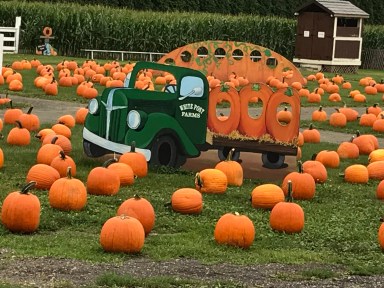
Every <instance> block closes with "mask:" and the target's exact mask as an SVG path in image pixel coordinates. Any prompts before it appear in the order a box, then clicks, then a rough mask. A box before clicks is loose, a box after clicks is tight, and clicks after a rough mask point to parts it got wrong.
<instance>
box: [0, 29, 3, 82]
mask: <svg viewBox="0 0 384 288" xmlns="http://www.w3.org/2000/svg"><path fill="white" fill-rule="evenodd" d="M3 46H4V34H0V75H1V71H2V69H3Z"/></svg>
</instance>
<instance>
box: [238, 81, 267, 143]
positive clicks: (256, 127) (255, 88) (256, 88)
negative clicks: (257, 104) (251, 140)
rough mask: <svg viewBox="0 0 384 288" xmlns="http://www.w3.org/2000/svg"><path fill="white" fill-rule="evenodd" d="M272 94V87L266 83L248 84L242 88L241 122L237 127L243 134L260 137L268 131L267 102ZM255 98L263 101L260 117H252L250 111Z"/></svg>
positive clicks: (240, 95) (240, 93)
mask: <svg viewBox="0 0 384 288" xmlns="http://www.w3.org/2000/svg"><path fill="white" fill-rule="evenodd" d="M272 94H273V91H272V89H271V88H270V87H269V86H268V85H266V84H264V83H254V84H248V85H247V86H244V87H243V88H241V89H240V91H239V97H240V122H239V125H238V127H237V129H238V130H239V132H240V133H241V134H243V135H247V136H250V137H260V136H262V135H264V134H265V133H266V131H267V130H266V124H265V115H266V112H267V103H268V101H269V98H270V97H271V95H272ZM254 99H257V101H262V103H263V105H262V110H261V114H260V115H259V116H258V117H251V116H250V113H249V103H250V102H251V101H253V100H254Z"/></svg>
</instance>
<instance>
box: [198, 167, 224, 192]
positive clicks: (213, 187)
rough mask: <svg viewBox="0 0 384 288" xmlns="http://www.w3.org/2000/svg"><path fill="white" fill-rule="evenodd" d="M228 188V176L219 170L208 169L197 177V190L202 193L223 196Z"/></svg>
mask: <svg viewBox="0 0 384 288" xmlns="http://www.w3.org/2000/svg"><path fill="white" fill-rule="evenodd" d="M227 186H228V180H227V176H226V175H225V173H224V172H223V171H221V170H219V169H213V168H207V169H203V170H201V171H200V172H198V173H196V175H195V188H196V189H197V190H198V191H200V192H201V193H212V194H223V193H225V191H226V190H227Z"/></svg>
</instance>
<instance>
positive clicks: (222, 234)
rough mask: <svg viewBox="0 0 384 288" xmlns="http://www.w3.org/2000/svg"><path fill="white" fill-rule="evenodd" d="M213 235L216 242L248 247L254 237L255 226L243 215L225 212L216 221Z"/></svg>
mask: <svg viewBox="0 0 384 288" xmlns="http://www.w3.org/2000/svg"><path fill="white" fill-rule="evenodd" d="M214 237H215V240H216V242H217V243H218V244H225V245H230V246H237V247H241V248H249V247H250V246H251V245H252V243H253V240H254V239H255V226H254V225H253V222H252V221H251V220H250V219H249V218H248V217H247V216H245V215H240V214H239V213H235V214H232V213H227V214H224V215H223V216H221V217H220V219H219V220H218V221H217V223H216V226H215V231H214Z"/></svg>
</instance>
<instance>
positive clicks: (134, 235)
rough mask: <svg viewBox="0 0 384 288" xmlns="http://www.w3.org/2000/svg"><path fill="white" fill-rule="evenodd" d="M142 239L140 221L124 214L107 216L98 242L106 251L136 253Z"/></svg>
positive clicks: (142, 242)
mask: <svg viewBox="0 0 384 288" xmlns="http://www.w3.org/2000/svg"><path fill="white" fill-rule="evenodd" d="M144 240H145V233H144V228H143V225H141V223H140V221H139V220H137V219H136V218H133V217H129V216H124V215H121V216H115V217H112V218H109V219H108V220H107V221H106V222H105V223H104V225H103V227H102V228H101V232H100V244H101V246H102V247H103V249H104V250H105V251H106V252H122V253H138V252H140V251H141V249H142V248H143V246H144Z"/></svg>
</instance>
